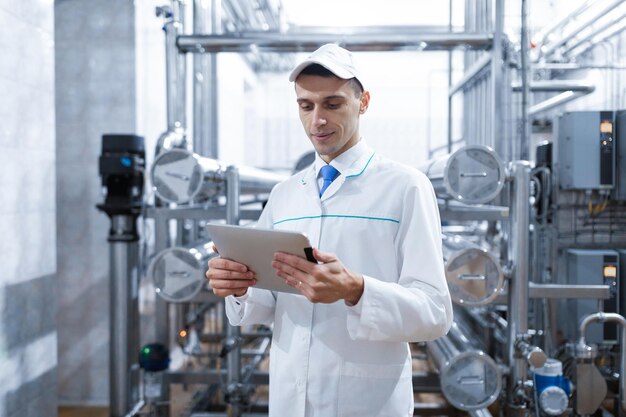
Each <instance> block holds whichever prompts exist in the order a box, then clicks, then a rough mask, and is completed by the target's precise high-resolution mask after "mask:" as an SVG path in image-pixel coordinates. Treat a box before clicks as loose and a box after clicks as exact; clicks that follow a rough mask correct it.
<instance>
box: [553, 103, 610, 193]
mask: <svg viewBox="0 0 626 417" xmlns="http://www.w3.org/2000/svg"><path fill="white" fill-rule="evenodd" d="M615 142H616V140H615V114H614V112H612V111H580V112H568V113H565V114H563V115H562V116H561V117H560V118H559V120H558V151H557V152H558V160H557V161H555V162H556V163H555V165H556V166H557V167H558V168H557V171H558V174H559V179H560V185H561V187H562V188H563V189H583V190H585V189H609V190H610V189H612V188H613V187H614V186H615V154H616V152H615V148H616V146H615Z"/></svg>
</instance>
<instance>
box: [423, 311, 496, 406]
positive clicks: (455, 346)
mask: <svg viewBox="0 0 626 417" xmlns="http://www.w3.org/2000/svg"><path fill="white" fill-rule="evenodd" d="M472 340H473V338H470V337H468V336H467V335H465V334H464V333H463V332H462V331H461V329H460V328H459V325H458V324H457V323H456V322H453V323H452V327H451V328H450V332H449V333H448V335H446V336H443V337H440V338H438V339H436V340H434V341H430V342H427V343H426V347H427V349H428V353H429V354H430V356H431V357H432V359H433V361H434V362H435V365H436V366H437V368H438V369H439V376H440V383H441V391H442V393H443V395H444V396H445V397H446V399H447V400H448V401H449V402H450V403H451V404H452V405H453V406H454V407H455V408H458V409H459V410H464V411H474V410H480V409H483V408H485V407H488V406H489V405H491V404H493V402H494V401H495V400H496V399H497V398H498V396H499V395H500V390H501V387H502V385H501V382H502V381H501V378H502V376H501V373H500V369H499V368H498V366H497V364H496V363H495V362H494V360H493V359H491V358H490V357H489V356H488V355H486V354H485V353H484V352H483V351H482V350H479V349H476V348H475V347H474V345H473V343H472Z"/></svg>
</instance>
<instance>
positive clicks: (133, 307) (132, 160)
mask: <svg viewBox="0 0 626 417" xmlns="http://www.w3.org/2000/svg"><path fill="white" fill-rule="evenodd" d="M99 166H100V176H101V177H102V185H103V187H104V190H105V201H104V203H103V204H99V205H98V206H97V207H98V209H100V210H102V211H104V212H105V213H106V214H107V215H108V216H109V218H110V220H111V228H110V230H109V237H108V240H109V248H110V254H109V260H110V274H111V276H110V308H111V310H110V311H111V313H110V314H111V316H110V326H109V328H110V333H111V338H110V353H109V355H110V363H111V366H110V368H109V371H110V372H109V376H110V380H109V386H110V393H109V396H110V403H111V405H110V407H111V416H112V417H123V416H125V415H126V413H127V412H128V411H129V409H130V407H131V405H133V404H135V403H137V402H138V401H139V385H138V375H137V370H136V367H135V366H134V364H135V363H136V361H135V359H134V356H131V354H130V352H137V351H138V350H139V329H138V326H139V306H138V302H139V258H138V256H139V244H138V241H139V234H138V232H137V217H138V216H139V214H140V212H141V207H142V204H143V183H144V166H145V148H144V139H143V137H141V136H136V135H103V136H102V155H101V156H100V164H99Z"/></svg>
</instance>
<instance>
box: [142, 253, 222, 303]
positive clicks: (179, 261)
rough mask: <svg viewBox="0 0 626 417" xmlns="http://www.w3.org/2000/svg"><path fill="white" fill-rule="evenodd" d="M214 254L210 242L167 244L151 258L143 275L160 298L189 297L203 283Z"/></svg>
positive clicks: (187, 298) (174, 300)
mask: <svg viewBox="0 0 626 417" xmlns="http://www.w3.org/2000/svg"><path fill="white" fill-rule="evenodd" d="M216 256H218V254H217V252H215V250H214V249H213V242H203V243H200V244H198V245H195V246H191V247H180V246H176V247H173V248H167V249H164V250H162V251H161V252H159V253H157V254H156V255H155V257H154V258H153V259H152V261H151V262H150V265H149V266H148V272H147V276H148V277H149V278H150V279H152V282H153V283H154V287H155V288H156V292H157V294H158V295H159V296H160V297H161V298H163V299H165V300H167V301H170V302H184V301H189V300H191V299H192V298H194V297H195V296H196V295H197V294H198V293H199V292H200V291H201V290H202V289H203V288H205V287H206V284H207V282H206V278H205V276H204V275H205V273H206V271H207V263H208V261H209V260H210V259H211V258H214V257H216Z"/></svg>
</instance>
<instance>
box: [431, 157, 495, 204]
mask: <svg viewBox="0 0 626 417" xmlns="http://www.w3.org/2000/svg"><path fill="white" fill-rule="evenodd" d="M420 169H421V171H422V172H424V174H426V176H428V178H429V179H430V181H431V182H432V184H433V187H434V188H435V192H436V193H437V196H438V197H440V198H444V199H449V198H452V199H455V200H458V201H461V202H463V203H468V204H482V203H487V202H489V201H491V200H493V199H494V198H495V197H496V196H497V195H498V194H499V193H500V190H501V189H502V186H503V185H504V180H505V169H504V166H503V165H502V162H501V161H500V158H499V157H498V155H496V153H495V152H494V151H493V150H492V149H491V148H489V147H486V146H482V145H468V146H464V147H463V148H460V149H457V150H456V151H455V152H453V153H451V154H447V155H444V156H441V157H439V158H436V159H433V160H431V161H429V162H427V163H426V164H425V165H424V166H422V167H421V168H420Z"/></svg>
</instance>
